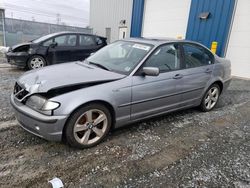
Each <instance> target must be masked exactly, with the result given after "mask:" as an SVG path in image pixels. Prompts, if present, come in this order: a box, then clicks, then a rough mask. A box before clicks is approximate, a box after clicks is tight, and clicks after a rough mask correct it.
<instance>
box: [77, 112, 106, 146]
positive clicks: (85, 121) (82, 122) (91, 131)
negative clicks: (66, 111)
mask: <svg viewBox="0 0 250 188" xmlns="http://www.w3.org/2000/svg"><path fill="white" fill-rule="evenodd" d="M107 128H108V118H107V116H106V115H105V113H104V112H103V111H101V110H98V109H91V110H88V111H86V112H85V113H83V114H82V115H81V116H80V117H79V118H78V119H77V120H76V122H75V125H74V128H73V133H74V137H75V139H76V141H77V142H78V143H79V144H82V145H90V144H93V143H95V142H97V141H99V140H100V139H101V138H102V137H103V136H104V134H105V132H106V129H107Z"/></svg>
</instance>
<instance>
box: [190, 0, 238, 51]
mask: <svg viewBox="0 0 250 188" xmlns="http://www.w3.org/2000/svg"><path fill="white" fill-rule="evenodd" d="M234 6H235V0H192V2H191V8H190V13H189V19H188V27H187V32H186V39H188V40H194V41H197V42H200V43H202V44H204V45H205V46H207V47H208V48H210V47H211V43H212V41H217V42H218V48H217V54H218V55H220V56H224V53H225V48H226V43H227V38H228V36H229V30H230V25H231V20H232V15H233V11H234ZM201 12H210V14H211V15H210V18H208V19H207V20H201V19H200V18H199V14H200V13H201Z"/></svg>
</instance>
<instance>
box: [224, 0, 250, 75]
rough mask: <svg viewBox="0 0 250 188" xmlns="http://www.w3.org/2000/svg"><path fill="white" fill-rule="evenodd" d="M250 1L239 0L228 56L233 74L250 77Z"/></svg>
mask: <svg viewBox="0 0 250 188" xmlns="http://www.w3.org/2000/svg"><path fill="white" fill-rule="evenodd" d="M249 18H250V1H249V0H238V2H237V5H236V9H235V16H234V20H233V25H232V31H231V34H230V38H229V43H228V49H227V53H226V57H227V58H228V59H230V61H231V63H232V75H234V76H240V77H245V78H250V19H249Z"/></svg>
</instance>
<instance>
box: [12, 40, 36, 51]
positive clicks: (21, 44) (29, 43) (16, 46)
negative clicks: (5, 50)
mask: <svg viewBox="0 0 250 188" xmlns="http://www.w3.org/2000/svg"><path fill="white" fill-rule="evenodd" d="M31 44H32V42H26V43H20V44H17V45H14V46H12V47H11V48H10V49H11V50H15V49H17V48H19V47H21V46H25V45H31Z"/></svg>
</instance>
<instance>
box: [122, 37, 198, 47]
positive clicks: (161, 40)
mask: <svg viewBox="0 0 250 188" xmlns="http://www.w3.org/2000/svg"><path fill="white" fill-rule="evenodd" d="M123 40H124V41H131V42H139V43H147V44H152V45H156V46H158V45H161V44H165V43H172V42H188V43H194V44H199V43H197V42H194V41H189V40H183V39H175V38H167V37H166V38H165V37H162V38H160V37H159V38H158V37H154V38H149V37H147V38H145V37H139V38H126V39H123ZM199 45H200V44H199Z"/></svg>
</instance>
